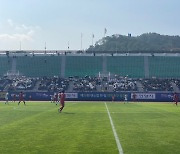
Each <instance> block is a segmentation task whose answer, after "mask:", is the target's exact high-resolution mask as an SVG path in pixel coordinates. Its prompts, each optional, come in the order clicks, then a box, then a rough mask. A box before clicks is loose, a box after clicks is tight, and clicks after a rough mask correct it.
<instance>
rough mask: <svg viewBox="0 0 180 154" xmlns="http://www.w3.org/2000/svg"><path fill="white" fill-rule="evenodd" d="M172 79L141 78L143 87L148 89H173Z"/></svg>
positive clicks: (145, 89)
mask: <svg viewBox="0 0 180 154" xmlns="http://www.w3.org/2000/svg"><path fill="white" fill-rule="evenodd" d="M172 82H173V81H172V80H171V79H156V78H155V79H141V83H142V85H143V89H144V91H145V92H148V91H173V86H172Z"/></svg>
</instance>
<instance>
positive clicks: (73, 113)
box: [62, 112, 75, 114]
mask: <svg viewBox="0 0 180 154" xmlns="http://www.w3.org/2000/svg"><path fill="white" fill-rule="evenodd" d="M62 113H64V114H75V113H73V112H62Z"/></svg>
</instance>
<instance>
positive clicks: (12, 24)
mask: <svg viewBox="0 0 180 154" xmlns="http://www.w3.org/2000/svg"><path fill="white" fill-rule="evenodd" d="M7 22H8V24H9V26H11V27H13V26H14V23H13V21H12V20H11V19H8V20H7Z"/></svg>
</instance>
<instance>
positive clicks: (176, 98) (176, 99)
mask: <svg viewBox="0 0 180 154" xmlns="http://www.w3.org/2000/svg"><path fill="white" fill-rule="evenodd" d="M178 99H179V98H178V95H177V94H174V101H175V102H178Z"/></svg>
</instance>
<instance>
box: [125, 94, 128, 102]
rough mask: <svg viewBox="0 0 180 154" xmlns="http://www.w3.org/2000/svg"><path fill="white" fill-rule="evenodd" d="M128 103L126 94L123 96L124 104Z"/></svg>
mask: <svg viewBox="0 0 180 154" xmlns="http://www.w3.org/2000/svg"><path fill="white" fill-rule="evenodd" d="M127 102H128V98H127V94H125V95H124V104H125V103H127Z"/></svg>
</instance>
